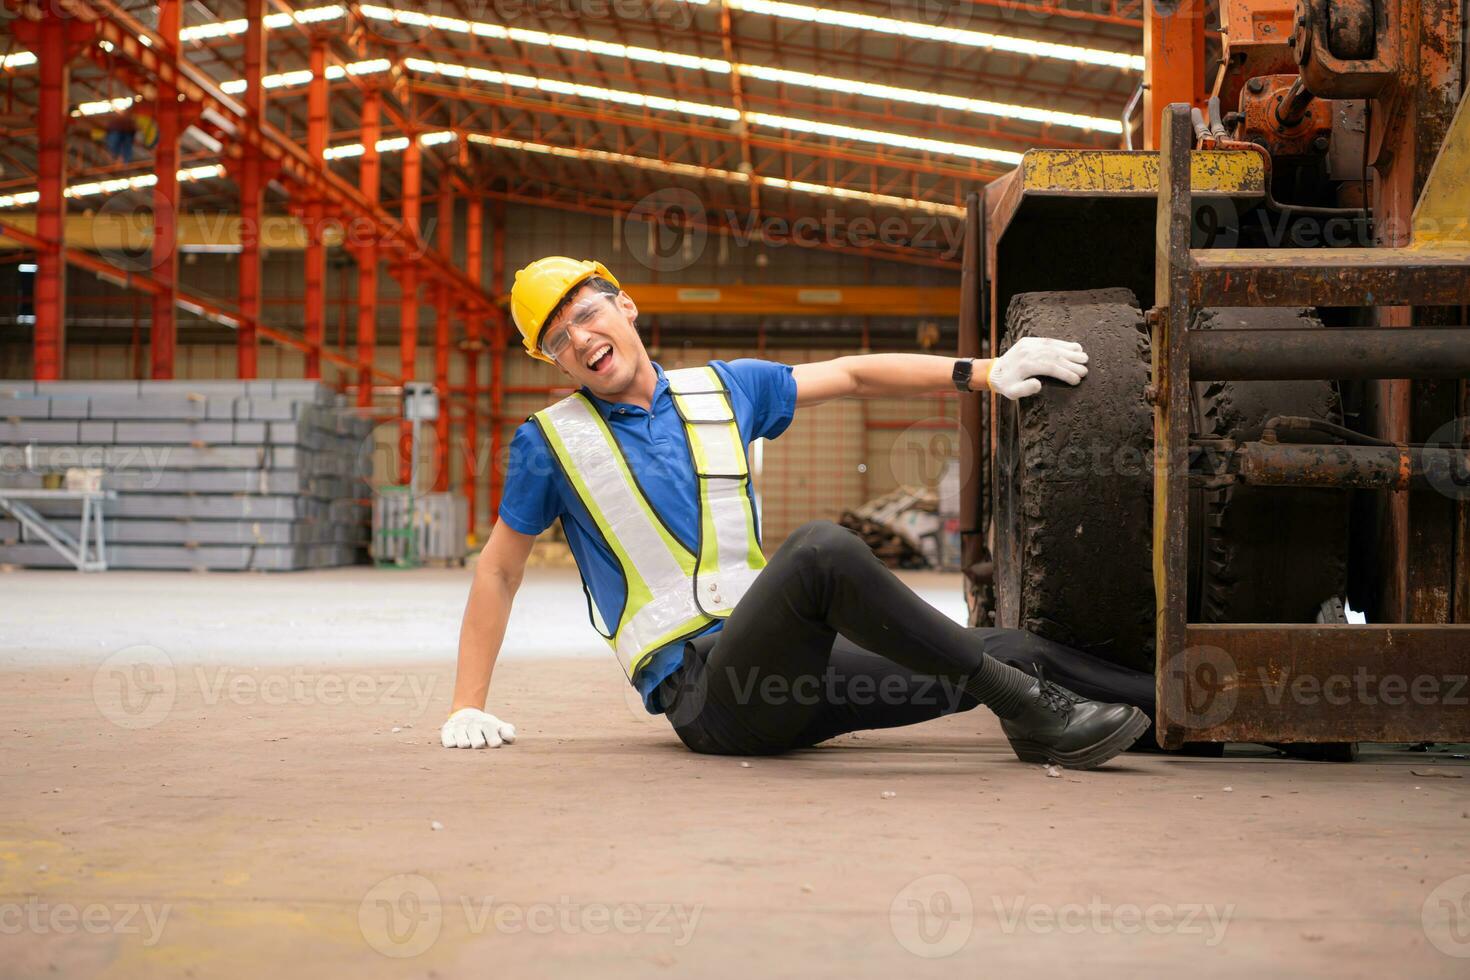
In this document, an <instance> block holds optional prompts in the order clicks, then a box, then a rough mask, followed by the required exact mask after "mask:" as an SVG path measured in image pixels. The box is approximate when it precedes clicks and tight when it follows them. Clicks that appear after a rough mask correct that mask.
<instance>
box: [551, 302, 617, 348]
mask: <svg viewBox="0 0 1470 980" xmlns="http://www.w3.org/2000/svg"><path fill="white" fill-rule="evenodd" d="M615 298H616V297H614V296H612V295H610V294H608V293H598V294H596V295H595V296H589V297H587V298H586V299H584V300H581V301H579V302H578V303H576V304H575V305H574V306H571V307H570V308H568V309H567V311H566V312H565V313H563V314H562V315H561V316H560V317H558V318H557V324H556V326H554V327H552V328H551V329H550V330H548V331H546V336H544V337H542V338H541V353H543V354H545V355H546V356H547V357H549V358H551V359H552V360H553V361H554V360H556V359H557V358H558V357H560V356H561V353H562V351H564V350H566V349H567V346H568V345H569V344H571V342H572V327H577V328H579V329H580V328H582V327H586V326H588V325H590V324H591V323H592V321H593V320H596V319H597V317H598V316H599V315H600V314H601V313H602V311H603V308H604V307H605V305H606V304H605V302H604V301H605V300H610V299H615Z"/></svg>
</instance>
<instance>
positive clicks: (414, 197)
mask: <svg viewBox="0 0 1470 980" xmlns="http://www.w3.org/2000/svg"><path fill="white" fill-rule="evenodd" d="M422 174H423V167H422V157H421V150H420V148H419V138H418V134H417V133H409V134H408V147H407V148H406V149H404V151H403V224H404V227H405V228H407V229H408V230H409V231H411V232H413V233H414V235H415V236H417V235H418V233H419V204H420V202H419V191H420V182H421V178H422ZM402 268H403V271H402V273H401V274H400V279H399V282H398V285H399V289H400V292H401V298H400V299H399V301H398V359H399V371H400V373H401V374H402V375H403V377H404V380H405V381H412V380H413V379H414V378H416V377H417V376H418V367H417V365H416V363H415V362H416V360H417V356H418V349H419V271H418V266H417V265H416V264H415V263H414V261H413V259H412V258H411V257H410V258H409V259H408V261H406V262H404V263H403V265H402ZM445 407H446V408H448V406H445ZM401 428H402V431H401V432H400V433H399V445H400V451H399V454H398V459H399V466H400V469H401V472H400V474H399V482H400V483H408V481H409V478H410V475H411V472H412V471H411V465H412V458H411V454H412V452H413V435H412V428H411V426H410V425H409V423H407V422H404V423H403V425H402V427H401Z"/></svg>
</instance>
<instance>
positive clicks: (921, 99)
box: [735, 65, 1123, 133]
mask: <svg viewBox="0 0 1470 980" xmlns="http://www.w3.org/2000/svg"><path fill="white" fill-rule="evenodd" d="M735 67H736V69H737V70H738V71H739V72H740V74H741V75H743V76H745V77H747V78H759V79H761V80H762V81H767V82H780V83H782V84H785V85H805V86H807V87H809V88H817V89H822V90H824V91H828V92H841V93H843V94H852V95H865V96H868V97H870V98H874V99H882V100H884V101H888V102H908V103H911V104H913V105H928V106H937V107H938V108H941V109H957V110H959V111H961V112H974V113H979V114H980V115H986V116H1004V117H1006V118H1008V119H1025V120H1029V121H1031V122H1039V123H1044V124H1046V125H1049V126H1074V127H1076V128H1078V129H1093V130H1100V131H1101V132H1105V133H1121V132H1122V131H1123V124H1122V123H1121V122H1120V121H1119V120H1117V119H1109V118H1107V117H1106V116H1084V115H1080V114H1078V113H1075V112H1059V111H1057V110H1054V109H1039V108H1035V107H1033V106H1023V105H1009V104H1007V103H1004V102H991V101H990V100H989V99H967V98H964V97H962V96H958V95H941V94H939V93H936V92H925V91H922V90H920V89H911V88H899V87H898V86H895V85H879V84H877V83H874V82H858V81H854V80H852V79H849V78H834V77H832V76H830V75H812V74H809V73H807V72H804V71H790V70H787V69H785V68H767V67H765V66H763V65H736V66H735Z"/></svg>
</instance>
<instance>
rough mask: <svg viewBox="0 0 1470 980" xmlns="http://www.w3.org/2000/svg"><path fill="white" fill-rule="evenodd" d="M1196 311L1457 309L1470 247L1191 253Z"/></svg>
mask: <svg viewBox="0 0 1470 980" xmlns="http://www.w3.org/2000/svg"><path fill="white" fill-rule="evenodd" d="M1193 265H1194V274H1193V276H1192V277H1191V278H1192V282H1191V288H1190V302H1191V304H1192V305H1194V306H1196V307H1199V306H1408V305H1411V304H1412V305H1416V306H1458V305H1460V304H1461V303H1470V247H1464V246H1457V247H1443V248H1314V249H1279V248H1278V249H1273V248H1229V249H1226V248H1222V249H1209V250H1203V251H1196V252H1194V254H1193Z"/></svg>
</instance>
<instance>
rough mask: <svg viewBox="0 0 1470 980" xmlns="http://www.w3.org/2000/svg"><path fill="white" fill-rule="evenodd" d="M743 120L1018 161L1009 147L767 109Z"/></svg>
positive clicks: (975, 157) (837, 136)
mask: <svg viewBox="0 0 1470 980" xmlns="http://www.w3.org/2000/svg"><path fill="white" fill-rule="evenodd" d="M745 121H746V122H748V123H751V124H752V125H755V126H764V127H766V128H768V129H785V130H790V131H791V132H794V133H811V134H812V135H814V136H831V137H833V138H835V139H843V140H858V141H860V142H863V143H878V144H880V145H883V146H894V147H898V148H900V149H905V150H923V151H924V152H926V153H943V154H947V155H949V156H956V157H966V158H968V159H971V160H993V161H994V162H996V163H1020V162H1021V154H1019V153H1016V152H1014V151H1012V150H996V149H992V148H991V147H988V146H971V145H969V144H968V143H950V142H947V141H945V140H931V139H928V138H927V137H923V136H911V135H909V134H908V133H890V132H886V131H884V130H878V129H862V128H860V127H857V126H841V125H837V124H836V123H824V122H816V121H814V120H811V119H794V118H792V117H791V116H774V115H771V114H770V113H767V112H747V113H746V114H745Z"/></svg>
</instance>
